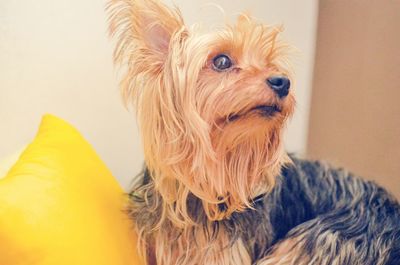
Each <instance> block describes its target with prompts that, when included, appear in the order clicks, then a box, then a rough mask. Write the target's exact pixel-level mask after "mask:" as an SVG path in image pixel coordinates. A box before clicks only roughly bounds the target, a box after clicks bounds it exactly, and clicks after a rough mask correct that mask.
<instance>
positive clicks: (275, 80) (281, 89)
mask: <svg viewBox="0 0 400 265" xmlns="http://www.w3.org/2000/svg"><path fill="white" fill-rule="evenodd" d="M266 82H267V85H268V86H269V87H270V88H271V89H272V90H273V91H274V92H275V93H276V94H277V95H278V96H279V97H280V98H283V97H286V96H287V95H288V94H289V88H290V80H289V79H288V78H287V77H285V76H272V77H269V78H267V80H266Z"/></svg>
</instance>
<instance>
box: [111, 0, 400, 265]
mask: <svg viewBox="0 0 400 265" xmlns="http://www.w3.org/2000/svg"><path fill="white" fill-rule="evenodd" d="M108 10H109V12H110V31H111V34H112V35H113V36H114V37H115V38H116V40H117V43H116V49H115V54H114V55H115V62H116V63H117V64H120V65H124V70H126V73H125V74H124V77H123V79H122V82H121V83H122V93H123V97H124V98H125V99H126V101H127V102H129V103H133V104H134V106H135V107H136V111H137V117H138V120H139V124H140V128H141V132H142V139H143V143H144V153H145V161H146V169H145V171H144V172H143V173H142V174H141V178H140V181H139V182H138V184H137V185H136V187H135V188H134V190H133V191H132V192H131V194H130V195H131V198H132V206H131V208H130V213H131V216H132V218H133V220H134V222H135V224H136V228H137V231H138V234H139V241H140V249H141V253H142V255H143V257H144V258H145V260H146V263H147V264H157V265H172V264H178V265H204V264H206V265H250V264H257V265H269V264H280V265H283V264H292V265H308V264H315V265H316V264H318V265H320V264H325V265H328V264H332V265H333V264H334V265H344V264H349V265H350V264H351V265H358V264H359V265H378V264H379V265H383V264H386V265H389V264H390V265H395V264H397V265H398V264H400V206H399V204H398V203H397V202H396V200H395V199H394V198H392V197H391V196H390V195H389V194H388V193H387V192H386V191H385V190H384V189H383V188H381V187H379V186H377V185H375V184H374V183H371V182H367V181H363V180H361V179H359V178H357V177H354V176H353V175H351V174H350V173H347V172H346V171H344V170H337V169H333V168H330V167H329V166H327V165H325V164H324V163H321V162H316V161H314V162H310V161H304V160H300V159H297V158H295V157H293V156H289V155H288V154H287V153H285V151H284V149H283V144H282V130H283V128H284V126H285V122H286V121H287V120H288V118H289V117H290V116H291V115H292V113H293V111H294V105H295V99H294V95H293V89H292V85H293V79H292V74H291V70H290V64H289V61H288V54H289V51H290V46H289V45H287V44H286V43H285V42H283V41H282V40H281V39H280V38H279V33H280V32H281V28H279V27H273V26H266V25H263V24H261V23H259V22H257V21H256V20H255V19H253V18H251V17H250V16H248V15H246V14H242V15H240V16H239V18H238V20H237V22H236V23H235V24H234V25H227V26H226V27H225V28H223V29H221V30H218V31H214V32H209V33H207V32H203V31H202V30H201V28H200V27H198V26H192V27H187V26H185V24H184V22H183V19H182V16H181V15H180V12H179V10H177V9H171V8H168V7H167V6H165V5H164V4H162V3H161V2H159V1H157V0H112V1H111V2H110V4H109V6H108Z"/></svg>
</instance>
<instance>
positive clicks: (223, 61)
mask: <svg viewBox="0 0 400 265" xmlns="http://www.w3.org/2000/svg"><path fill="white" fill-rule="evenodd" d="M213 65H214V69H215V70H217V71H224V70H226V69H229V68H231V67H232V60H231V58H229V57H228V56H227V55H225V54H219V55H217V56H215V57H214V59H213Z"/></svg>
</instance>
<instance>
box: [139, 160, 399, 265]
mask: <svg viewBox="0 0 400 265" xmlns="http://www.w3.org/2000/svg"><path fill="white" fill-rule="evenodd" d="M292 159H293V163H292V164H290V165H288V166H287V167H285V168H284V169H283V171H282V174H281V175H280V176H279V177H278V181H277V184H276V186H275V187H274V189H273V190H272V191H271V192H270V193H269V194H265V195H260V196H258V197H257V198H254V202H253V208H249V209H247V210H246V211H244V212H240V213H233V214H232V216H231V217H230V218H229V219H226V220H221V221H217V222H213V223H210V222H209V221H208V219H207V216H206V215H205V213H204V211H203V210H202V207H201V203H200V202H199V200H198V199H196V198H195V197H192V198H191V200H190V204H189V208H190V209H191V215H192V217H193V219H194V220H195V222H196V223H197V224H199V225H200V227H198V226H197V227H196V226H193V228H192V231H191V233H193V238H192V240H193V242H192V244H193V245H194V246H195V247H194V248H195V252H196V253H195V254H196V255H199V256H201V257H202V259H200V260H201V263H199V264H235V265H242V264H259V265H268V264H271V265H272V264H293V265H309V264H310V265H311V264H315V265H322V264H323V265H331V264H332V265H336V264H337V265H378V264H382V265H383V264H385V265H398V264H400V219H399V216H400V206H399V204H398V203H397V202H396V201H395V199H393V198H392V197H391V196H390V195H389V194H388V193H387V192H386V191H385V190H384V189H383V188H381V187H379V186H377V185H375V184H374V183H372V182H367V181H363V180H361V179H360V178H357V177H355V176H353V175H351V174H350V173H348V172H347V171H345V170H337V169H333V168H331V167H329V166H328V165H327V164H325V163H322V162H318V161H314V162H311V161H305V160H300V159H297V158H292ZM140 180H141V181H142V185H140V186H138V187H137V189H136V191H137V190H141V189H145V190H147V194H148V195H149V197H148V198H147V199H146V200H145V199H144V198H143V197H138V196H137V194H135V192H132V193H131V196H132V200H133V202H134V205H135V207H134V210H133V211H132V217H133V219H134V220H135V221H136V223H137V224H138V225H139V227H146V226H148V224H149V223H153V224H155V223H157V222H159V219H160V216H161V212H162V209H160V208H158V209H156V210H155V209H154V208H153V207H157V206H156V203H154V198H153V196H154V194H155V191H154V190H152V189H153V186H152V185H149V182H151V178H150V176H149V175H148V172H145V173H144V174H143V175H142V178H141V179H140ZM145 201H146V202H145ZM153 204H154V205H153ZM203 227H211V229H210V231H209V233H211V234H213V233H214V236H215V238H214V240H218V239H217V238H216V236H217V235H218V233H219V230H224V231H226V232H227V234H228V237H229V240H228V241H229V245H228V246H227V248H226V249H225V251H227V250H228V249H229V248H232V247H233V250H232V251H234V252H235V251H237V255H236V256H235V255H232V254H228V255H231V257H232V261H231V263H227V262H226V261H225V260H222V259H224V256H223V255H221V256H218V255H215V253H214V252H213V251H212V250H207V251H206V250H202V249H201V246H198V243H197V236H198V233H203V232H204V231H202V229H203ZM202 236H204V235H202ZM210 236H211V235H210ZM198 237H199V238H200V237H201V236H198ZM237 242H240V244H243V248H244V249H245V251H244V253H240V248H237V246H236V248H235V247H234V246H235V244H236V245H237ZM178 244H179V236H177V238H176V240H174V241H171V242H170V245H169V247H170V248H171V249H179V246H178ZM216 251H217V252H218V251H221V249H219V248H217V250H216ZM228 252H229V251H228ZM221 253H222V252H221ZM241 254H242V255H244V257H240V258H239V257H238V256H239V255H241ZM212 255H215V256H218V257H219V258H221V260H215V259H216V258H215V257H210V256H212ZM234 258H236V259H234ZM191 259H195V257H188V261H187V263H185V264H197V263H191ZM210 260H213V262H212V261H210ZM214 260H215V261H214ZM153 262H154V261H153ZM246 262H247V263H246Z"/></svg>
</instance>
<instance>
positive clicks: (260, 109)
mask: <svg viewBox="0 0 400 265" xmlns="http://www.w3.org/2000/svg"><path fill="white" fill-rule="evenodd" d="M281 112H282V109H281V107H279V106H278V105H257V106H255V107H253V108H251V109H250V110H247V111H245V112H244V113H241V114H230V115H228V118H227V120H228V121H229V122H233V121H236V120H238V119H239V118H242V117H245V116H248V115H251V114H256V115H259V116H261V117H264V118H272V117H274V116H276V115H277V114H279V113H281Z"/></svg>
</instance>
